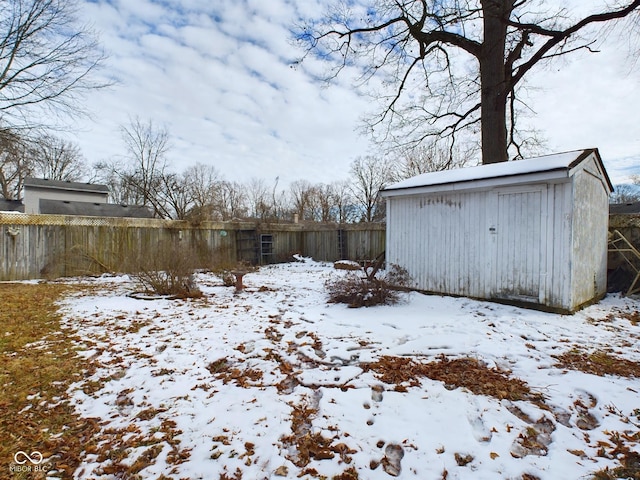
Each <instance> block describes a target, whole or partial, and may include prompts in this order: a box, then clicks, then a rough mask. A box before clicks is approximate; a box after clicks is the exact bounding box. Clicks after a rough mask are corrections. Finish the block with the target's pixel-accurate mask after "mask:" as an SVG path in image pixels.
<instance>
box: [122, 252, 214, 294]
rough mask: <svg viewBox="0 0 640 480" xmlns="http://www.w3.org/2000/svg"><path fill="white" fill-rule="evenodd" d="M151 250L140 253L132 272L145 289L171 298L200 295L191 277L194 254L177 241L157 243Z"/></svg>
mask: <svg viewBox="0 0 640 480" xmlns="http://www.w3.org/2000/svg"><path fill="white" fill-rule="evenodd" d="M153 253H154V254H152V255H145V256H143V255H142V254H141V255H140V257H139V258H138V261H137V268H135V273H134V274H133V277H134V278H135V279H136V280H137V281H138V282H140V284H142V287H143V288H144V289H145V291H147V292H149V293H154V294H157V295H170V296H173V297H175V298H199V297H201V296H202V292H201V291H200V288H199V287H198V285H197V284H196V282H195V279H194V272H195V270H196V267H197V262H198V259H197V256H196V255H194V254H193V253H192V252H191V251H190V250H189V249H188V248H184V247H183V246H182V245H180V244H177V243H174V244H164V243H161V244H160V245H159V246H158V249H157V250H156V251H155V252H153Z"/></svg>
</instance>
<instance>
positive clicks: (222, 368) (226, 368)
mask: <svg viewBox="0 0 640 480" xmlns="http://www.w3.org/2000/svg"><path fill="white" fill-rule="evenodd" d="M207 370H209V372H211V373H212V374H213V375H214V376H215V377H216V379H218V380H222V382H223V383H224V384H225V385H226V384H228V383H231V382H233V383H235V384H236V385H238V386H239V387H243V388H249V387H256V386H260V380H262V375H263V373H262V371H261V370H256V369H254V368H245V369H240V368H237V367H234V366H233V365H232V364H231V363H230V362H229V360H228V359H227V358H220V359H218V360H215V361H213V362H211V363H210V364H209V365H207Z"/></svg>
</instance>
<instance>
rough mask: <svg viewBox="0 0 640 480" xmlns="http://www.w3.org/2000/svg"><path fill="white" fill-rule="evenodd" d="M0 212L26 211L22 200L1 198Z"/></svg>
mask: <svg viewBox="0 0 640 480" xmlns="http://www.w3.org/2000/svg"><path fill="white" fill-rule="evenodd" d="M0 212H22V213H24V205H23V203H22V202H21V201H20V200H5V199H3V198H0Z"/></svg>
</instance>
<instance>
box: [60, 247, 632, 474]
mask: <svg viewBox="0 0 640 480" xmlns="http://www.w3.org/2000/svg"><path fill="white" fill-rule="evenodd" d="M340 273H341V272H336V271H334V270H333V268H332V265H331V264H327V263H318V262H314V261H312V260H310V259H305V260H304V262H295V263H290V264H282V265H273V266H269V267H263V268H261V269H260V270H259V271H257V272H254V273H252V274H251V275H247V276H246V277H245V283H246V286H247V288H246V289H245V290H244V291H242V292H239V293H234V289H233V288H228V287H221V286H220V285H219V284H218V283H217V281H216V280H215V279H214V278H213V277H211V276H208V275H207V274H204V273H201V274H198V275H197V279H198V282H199V284H200V285H201V287H202V291H203V293H204V294H205V296H204V298H203V299H197V300H189V301H183V300H167V299H157V300H153V301H148V300H147V301H143V300H138V299H135V298H131V297H129V296H128V293H129V292H131V291H133V290H135V284H134V283H133V282H131V281H130V280H129V279H127V278H126V277H121V278H118V279H117V281H114V279H113V278H98V279H91V282H90V283H91V285H92V289H90V290H88V291H87V292H86V293H84V294H74V295H73V296H70V297H68V298H67V299H66V300H65V301H64V302H63V304H62V309H63V312H64V315H65V324H66V326H68V327H69V328H73V329H75V330H77V332H78V333H79V335H80V336H81V338H82V342H83V343H84V348H85V350H86V352H87V353H86V356H88V355H91V358H92V360H91V361H93V362H95V363H96V364H97V365H98V368H97V370H96V371H95V373H94V374H93V375H92V376H91V377H89V378H87V379H84V380H83V381H81V382H78V383H77V384H75V385H73V386H72V388H71V389H70V394H71V395H72V398H73V401H74V403H75V406H76V409H77V410H78V412H80V413H81V414H82V415H83V416H86V417H97V418H99V419H100V425H101V426H102V428H103V432H105V431H107V430H108V429H126V428H129V427H131V426H132V425H133V426H135V427H137V428H138V429H139V430H140V432H141V433H140V435H141V436H142V437H143V438H148V439H155V440H154V441H156V442H159V443H158V445H161V446H162V452H161V453H160V454H158V455H157V457H155V459H153V461H151V462H150V464H149V466H147V467H146V468H144V469H142V470H141V471H140V472H139V475H141V476H142V477H143V478H156V477H158V476H159V475H161V474H165V475H167V474H169V472H171V473H170V475H171V476H172V477H175V478H191V479H197V478H218V477H219V476H220V475H221V474H222V473H225V472H226V473H227V474H228V475H229V476H230V477H232V476H233V473H234V472H235V471H236V469H239V470H240V471H241V472H242V476H243V477H242V478H251V479H265V478H278V476H279V475H282V474H284V473H285V472H287V473H286V478H298V477H300V478H316V477H314V476H313V475H309V474H304V473H303V472H304V471H305V469H315V470H316V471H317V472H318V475H324V476H326V477H328V478H331V477H332V476H334V475H338V474H340V473H343V472H344V471H345V470H346V469H347V468H351V467H352V468H355V469H356V470H357V471H358V472H359V475H360V478H367V479H372V480H376V479H388V478H389V475H390V473H387V472H390V471H395V470H394V469H396V468H398V469H399V472H398V478H441V477H442V476H443V472H444V471H445V470H446V471H447V472H448V478H451V479H460V478H484V479H494V478H521V477H522V475H523V474H524V473H527V474H530V475H535V476H537V477H539V478H587V477H588V476H589V475H590V474H592V473H593V472H594V471H596V470H599V469H602V468H605V467H609V468H613V467H615V466H616V462H615V461H614V459H611V458H606V457H603V456H598V449H599V448H600V445H599V442H606V441H609V438H608V436H607V435H608V434H607V432H623V431H628V430H629V429H630V428H633V424H629V423H628V418H629V417H631V416H632V415H633V412H634V409H637V408H638V401H637V399H638V387H637V380H635V379H629V378H621V377H616V376H605V377H598V376H595V375H591V374H587V373H582V372H578V371H571V370H566V369H563V368H559V367H557V366H556V360H555V356H557V355H560V354H562V353H564V352H567V351H569V350H571V349H572V348H574V347H579V348H583V349H585V350H586V351H592V350H605V349H606V350H607V351H613V352H615V355H616V356H618V357H620V358H626V359H628V360H632V361H636V362H637V361H640V351H638V348H637V345H638V340H640V326H638V325H633V324H632V323H631V322H629V321H628V320H625V319H622V318H619V317H616V315H615V312H620V311H628V310H634V309H638V308H640V302H639V301H637V300H633V299H630V298H622V297H619V296H615V295H614V296H609V297H607V298H606V299H605V300H603V301H602V302H601V303H600V304H598V305H594V306H591V307H588V308H586V309H584V310H582V311H580V312H578V313H576V314H574V315H565V316H562V315H555V314H550V313H544V312H538V311H532V310H524V309H520V308H516V307H512V306H505V305H498V304H493V303H489V302H480V301H474V300H469V299H464V298H450V297H442V296H426V295H422V294H417V293H412V294H406V298H405V300H406V301H404V302H402V303H400V304H397V305H394V306H380V307H375V308H363V309H351V308H347V307H346V306H344V305H338V304H327V303H326V294H325V292H324V287H323V286H324V284H325V281H326V280H327V279H328V278H331V277H332V276H333V275H339V274H340ZM101 286H102V287H103V288H100V287H101ZM261 287H268V288H266V289H262V288H261ZM612 314H613V315H612ZM80 346H82V345H80ZM441 355H445V356H446V357H447V358H450V359H454V358H459V357H471V358H475V359H478V360H481V361H483V362H485V363H486V364H487V365H489V366H490V367H493V366H498V367H499V368H500V369H502V370H507V371H509V372H510V373H511V375H512V376H513V377H516V378H519V379H521V380H523V381H525V382H526V383H527V384H528V385H529V386H530V388H531V389H533V390H534V391H537V392H541V393H543V394H544V396H545V402H546V404H547V405H548V406H549V409H543V408H541V407H540V406H538V405H535V404H533V403H531V402H527V401H518V402H511V401H508V400H498V399H495V398H492V397H487V396H482V395H475V394H473V393H471V392H470V391H468V390H465V389H464V388H454V389H450V388H448V387H447V386H445V385H444V384H443V383H442V382H439V381H435V380H430V379H428V378H423V379H422V380H421V382H420V385H419V386H416V387H408V389H407V391H406V392H400V391H394V385H387V384H383V383H382V382H381V381H380V380H379V379H378V378H377V377H376V376H375V374H374V372H372V371H367V370H366V369H364V368H363V367H362V364H363V362H371V361H376V360H378V359H380V358H381V357H382V356H399V357H409V358H413V359H415V360H416V361H418V362H423V363H424V362H430V361H435V360H436V359H438V358H439V357H440V356H441ZM221 361H222V363H220V362H221ZM216 362H218V363H216ZM216 365H218V367H216ZM217 368H219V370H217ZM234 369H235V370H236V373H237V375H235V377H234V373H233V372H234ZM216 372H218V373H220V374H219V375H218V374H216ZM251 374H253V375H251ZM88 381H93V382H98V383H99V384H100V387H99V389H98V390H97V391H94V392H93V393H89V394H88V393H85V392H83V390H82V388H83V385H85V384H86V382H88ZM578 404H581V405H585V408H587V409H588V413H589V414H590V415H591V416H592V417H593V418H594V419H595V420H596V421H597V424H598V426H597V427H594V428H593V429H591V430H588V431H584V430H582V429H581V428H579V427H578V421H579V419H580V415H581V414H582V413H581V411H580V408H578V407H577V406H576V405H578ZM612 406H615V409H614V408H612ZM296 409H297V410H298V411H304V412H306V417H305V420H304V422H306V423H304V424H303V425H300V424H299V422H301V421H303V420H301V419H300V418H298V419H297V420H294V417H295V411H296ZM305 409H306V410H305ZM145 412H147V413H148V412H152V413H151V414H148V415H145ZM541 419H542V420H544V422H547V423H548V424H550V425H551V426H552V428H553V431H552V432H551V433H549V434H545V435H546V436H544V435H542V436H541V437H540V438H543V437H544V438H543V439H544V440H545V442H548V446H547V447H546V448H547V452H546V455H535V454H522V449H520V450H519V449H518V448H519V447H518V443H517V442H518V439H519V438H520V437H521V435H526V434H527V432H528V431H529V430H528V429H530V428H533V427H535V426H536V425H535V422H538V421H539V420H541ZM171 422H175V427H171V428H169V427H167V425H173V424H172V423H171ZM295 422H298V424H297V427H296V426H295V425H296V424H295ZM532 423H533V424H532ZM547 423H545V425H546V424H547ZM296 428H297V429H298V432H299V433H300V432H304V434H305V435H307V434H308V435H316V434H317V435H321V436H322V437H324V438H329V439H331V440H332V442H333V445H339V444H344V446H345V447H344V448H347V449H348V450H349V451H350V452H352V453H348V454H346V456H345V457H344V458H342V456H341V455H338V454H337V453H332V455H333V458H327V459H322V460H321V459H317V458H316V459H314V458H312V459H311V460H310V461H309V463H308V464H306V465H304V466H302V465H301V464H300V463H299V458H300V457H299V456H300V452H299V451H298V449H297V447H296V444H295V442H294V443H292V442H291V441H290V439H289V440H287V439H288V437H291V436H292V435H294V436H295V432H294V430H295V429H296ZM543 433H544V432H543ZM585 433H586V434H587V435H585ZM300 434H301V435H302V433H300ZM115 446H117V445H114V446H113V447H115ZM144 451H145V449H141V448H137V447H135V448H130V449H129V450H127V452H126V457H125V460H124V462H123V463H124V464H127V465H132V464H133V463H134V462H135V460H136V458H138V457H139V456H140V455H143V452H144ZM176 451H177V452H182V453H183V454H184V458H182V461H180V462H176V460H175V455H173V454H174V453H175V452H176ZM570 451H573V452H577V451H583V452H584V453H585V455H586V458H585V459H583V458H580V457H579V456H576V455H575V454H574V453H571V452H570ZM172 452H173V453H172ZM514 452H515V454H517V455H521V458H516V456H517V455H516V456H514ZM327 456H330V455H327ZM97 458H98V456H97V455H85V457H84V458H83V463H82V465H81V467H80V468H79V469H78V471H77V472H76V476H75V478H78V479H89V478H92V479H107V478H112V477H110V476H109V475H101V474H100V473H99V472H100V470H99V469H100V467H101V466H104V464H103V465H101V464H99V462H98V461H97ZM346 458H348V461H349V462H350V463H346V461H345V459H346ZM460 458H464V459H466V460H468V459H471V460H470V461H469V462H468V463H467V464H466V465H460V464H459V461H458V460H459V459H460ZM296 459H298V460H296ZM466 460H465V461H466ZM106 461H107V462H108V461H109V460H106ZM462 463H464V462H462ZM372 467H375V469H372ZM309 471H311V470H309Z"/></svg>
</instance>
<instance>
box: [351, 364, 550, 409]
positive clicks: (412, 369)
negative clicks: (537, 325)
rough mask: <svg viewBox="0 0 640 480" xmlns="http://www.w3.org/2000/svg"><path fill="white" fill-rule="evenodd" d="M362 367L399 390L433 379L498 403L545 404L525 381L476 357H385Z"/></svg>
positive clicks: (449, 386)
mask: <svg viewBox="0 0 640 480" xmlns="http://www.w3.org/2000/svg"><path fill="white" fill-rule="evenodd" d="M361 367H362V368H363V369H364V370H365V371H368V370H372V371H373V372H375V373H376V376H377V377H378V379H379V380H381V381H383V382H384V383H388V384H391V385H396V390H397V391H406V388H407V387H416V386H419V385H420V381H421V379H422V378H430V379H431V380H437V381H440V382H443V383H444V384H445V387H446V388H448V389H450V390H451V389H454V388H460V387H462V388H466V389H467V390H469V391H471V392H472V393H474V394H476V395H487V396H490V397H494V398H497V399H499V400H503V399H507V400H512V401H516V400H529V401H534V402H536V403H541V402H543V396H542V395H541V394H539V393H534V392H532V391H531V389H530V388H529V387H528V385H527V384H526V383H525V382H524V381H522V380H520V379H518V378H512V377H510V376H509V375H508V374H507V373H505V372H503V371H501V370H499V369H498V368H489V367H488V366H486V365H485V364H484V363H482V362H480V361H478V360H476V359H474V358H457V359H453V360H450V359H448V358H446V357H445V356H444V355H443V356H440V357H439V359H438V360H437V361H433V362H429V363H418V362H416V361H414V360H413V359H411V358H408V357H392V356H383V357H380V359H378V361H376V362H370V363H363V364H361Z"/></svg>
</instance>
